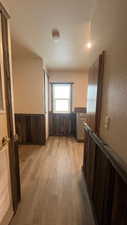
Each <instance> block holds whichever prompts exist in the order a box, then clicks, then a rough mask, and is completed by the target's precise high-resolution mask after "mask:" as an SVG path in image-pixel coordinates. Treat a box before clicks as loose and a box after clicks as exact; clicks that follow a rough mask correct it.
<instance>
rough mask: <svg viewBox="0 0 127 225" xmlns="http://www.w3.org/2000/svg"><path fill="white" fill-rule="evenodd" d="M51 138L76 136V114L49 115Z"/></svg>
mask: <svg viewBox="0 0 127 225" xmlns="http://www.w3.org/2000/svg"><path fill="white" fill-rule="evenodd" d="M49 135H50V136H76V114H75V113H69V114H65V113H64V114H62V113H60V114H58V113H51V112H50V113H49Z"/></svg>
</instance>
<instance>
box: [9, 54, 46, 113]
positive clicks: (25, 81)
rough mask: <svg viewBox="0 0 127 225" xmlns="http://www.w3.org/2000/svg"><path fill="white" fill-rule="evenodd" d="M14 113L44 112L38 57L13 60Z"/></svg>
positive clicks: (41, 65)
mask: <svg viewBox="0 0 127 225" xmlns="http://www.w3.org/2000/svg"><path fill="white" fill-rule="evenodd" d="M13 79H14V105H15V113H26V114H42V113H44V106H43V104H44V101H43V98H44V72H43V62H42V60H41V59H40V58H33V57H26V58H23V59H22V58H21V59H17V60H14V61H13Z"/></svg>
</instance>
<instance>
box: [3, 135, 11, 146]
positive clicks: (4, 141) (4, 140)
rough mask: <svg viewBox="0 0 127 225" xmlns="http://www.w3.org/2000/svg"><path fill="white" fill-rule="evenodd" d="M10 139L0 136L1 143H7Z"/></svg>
mask: <svg viewBox="0 0 127 225" xmlns="http://www.w3.org/2000/svg"><path fill="white" fill-rule="evenodd" d="M9 141H10V138H9V137H7V136H6V137H3V138H2V145H5V144H7V143H8V142H9Z"/></svg>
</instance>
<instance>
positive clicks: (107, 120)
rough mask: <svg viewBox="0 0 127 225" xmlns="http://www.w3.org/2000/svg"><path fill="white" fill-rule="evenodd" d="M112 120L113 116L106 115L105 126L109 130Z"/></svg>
mask: <svg viewBox="0 0 127 225" xmlns="http://www.w3.org/2000/svg"><path fill="white" fill-rule="evenodd" d="M110 121H111V118H110V117H109V116H105V123H104V127H105V129H106V130H108V129H109V127H110Z"/></svg>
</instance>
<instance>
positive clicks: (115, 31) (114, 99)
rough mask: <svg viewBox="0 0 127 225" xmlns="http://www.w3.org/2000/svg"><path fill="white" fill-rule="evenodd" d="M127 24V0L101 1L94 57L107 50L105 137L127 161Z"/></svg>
mask: <svg viewBox="0 0 127 225" xmlns="http://www.w3.org/2000/svg"><path fill="white" fill-rule="evenodd" d="M126 26H127V1H126V0H123V1H121V0H116V1H114V0H110V1H105V0H97V5H96V11H95V14H94V16H93V22H92V27H91V28H92V33H91V37H92V41H93V44H94V45H93V49H92V51H93V59H96V57H97V56H98V54H99V53H100V52H101V51H102V50H106V65H105V76H104V88H103V105H102V118H101V137H102V138H103V139H104V140H105V141H106V142H107V143H108V144H109V145H110V146H111V147H112V148H113V150H114V151H116V152H117V153H118V154H119V155H120V156H121V157H122V158H123V159H124V160H126V162H127V29H126ZM94 52H96V54H95V53H94ZM106 115H108V116H109V117H110V119H111V121H110V127H109V129H105V128H104V121H105V116H106Z"/></svg>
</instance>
